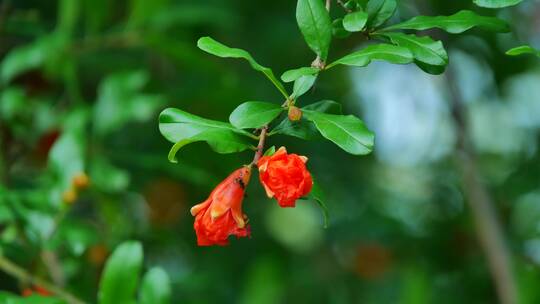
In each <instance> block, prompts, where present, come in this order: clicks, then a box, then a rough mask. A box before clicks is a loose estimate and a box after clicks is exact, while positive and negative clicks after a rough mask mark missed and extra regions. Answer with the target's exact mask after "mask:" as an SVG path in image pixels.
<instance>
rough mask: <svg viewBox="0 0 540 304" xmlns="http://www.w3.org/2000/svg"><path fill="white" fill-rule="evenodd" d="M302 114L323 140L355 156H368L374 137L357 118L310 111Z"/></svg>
mask: <svg viewBox="0 0 540 304" xmlns="http://www.w3.org/2000/svg"><path fill="white" fill-rule="evenodd" d="M303 112H304V115H305V116H306V118H307V119H308V120H310V121H312V122H313V123H314V124H315V126H316V127H317V130H319V132H321V134H322V136H323V137H324V138H326V139H328V140H331V141H332V142H334V143H335V144H336V145H338V146H339V147H340V148H341V149H343V150H345V151H347V152H349V153H351V154H355V155H363V154H368V153H370V152H371V151H372V150H373V141H374V135H373V133H371V132H370V131H369V130H368V129H367V127H366V126H365V125H364V123H363V122H362V121H361V120H360V119H358V118H357V117H355V116H352V115H346V116H344V115H335V114H326V113H321V112H317V111H312V110H304V111H303Z"/></svg>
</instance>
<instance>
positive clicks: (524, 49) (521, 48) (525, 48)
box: [506, 45, 540, 57]
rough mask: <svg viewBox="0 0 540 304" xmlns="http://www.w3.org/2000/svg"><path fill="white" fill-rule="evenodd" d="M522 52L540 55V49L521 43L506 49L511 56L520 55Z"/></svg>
mask: <svg viewBox="0 0 540 304" xmlns="http://www.w3.org/2000/svg"><path fill="white" fill-rule="evenodd" d="M522 54H533V55H536V56H538V57H540V50H537V49H535V48H533V47H531V46H530V45H521V46H517V47H515V48H511V49H509V50H508V51H506V55H510V56H518V55H522Z"/></svg>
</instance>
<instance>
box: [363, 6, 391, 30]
mask: <svg viewBox="0 0 540 304" xmlns="http://www.w3.org/2000/svg"><path fill="white" fill-rule="evenodd" d="M396 8H397V3H396V0H370V1H369V2H368V4H367V13H368V15H369V22H368V26H369V27H370V28H375V27H378V26H379V25H381V24H383V23H384V22H385V21H386V20H388V19H390V17H392V16H393V15H394V12H395V11H396Z"/></svg>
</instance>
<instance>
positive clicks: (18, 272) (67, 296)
mask: <svg viewBox="0 0 540 304" xmlns="http://www.w3.org/2000/svg"><path fill="white" fill-rule="evenodd" d="M0 269H2V270H3V271H4V272H5V273H7V274H9V275H11V276H13V277H15V278H17V279H18V280H20V281H23V282H29V283H31V284H32V285H37V286H41V287H43V288H45V289H47V290H48V291H50V292H52V293H53V294H55V295H56V296H58V297H59V298H61V299H63V300H65V301H66V302H68V303H71V304H84V303H85V302H84V301H82V300H80V299H78V298H77V297H75V296H74V295H72V294H71V293H69V292H67V291H65V290H63V289H62V288H59V287H57V286H55V285H53V284H51V283H49V282H47V281H45V280H42V279H40V278H38V277H35V276H33V275H31V274H30V273H28V272H27V271H26V270H24V269H23V268H21V267H19V266H18V265H16V264H15V263H13V262H12V261H10V260H9V259H7V258H6V257H5V256H3V255H0Z"/></svg>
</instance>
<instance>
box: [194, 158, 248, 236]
mask: <svg viewBox="0 0 540 304" xmlns="http://www.w3.org/2000/svg"><path fill="white" fill-rule="evenodd" d="M250 176H251V168H250V167H242V168H240V169H238V170H236V171H234V172H233V173H231V175H229V176H228V177H227V178H226V179H225V180H223V181H222V182H221V183H220V184H219V185H217V187H216V188H215V189H214V190H213V191H212V193H210V196H209V197H208V199H207V200H206V201H204V202H202V203H200V204H198V205H195V206H193V207H192V208H191V214H192V215H193V216H195V223H194V224H193V227H194V228H195V233H196V234H197V244H198V245H199V246H211V245H220V246H224V245H228V244H229V241H228V237H229V236H230V235H236V237H246V236H249V235H250V231H249V226H247V222H246V221H247V216H246V215H245V214H244V213H243V212H242V200H243V199H244V189H245V187H246V185H247V184H248V183H249V178H250Z"/></svg>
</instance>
